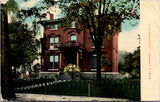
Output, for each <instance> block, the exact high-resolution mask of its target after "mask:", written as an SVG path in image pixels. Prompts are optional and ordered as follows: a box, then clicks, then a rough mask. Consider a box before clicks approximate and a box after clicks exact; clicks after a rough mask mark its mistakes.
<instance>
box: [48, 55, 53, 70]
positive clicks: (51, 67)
mask: <svg viewBox="0 0 160 102" xmlns="http://www.w3.org/2000/svg"><path fill="white" fill-rule="evenodd" d="M49 65H50V66H49V68H50V69H53V56H50V59H49Z"/></svg>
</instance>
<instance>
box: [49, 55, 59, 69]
mask: <svg viewBox="0 0 160 102" xmlns="http://www.w3.org/2000/svg"><path fill="white" fill-rule="evenodd" d="M49 64H50V67H49V68H50V69H58V55H55V56H53V55H51V56H50V59H49ZM53 66H54V67H53Z"/></svg>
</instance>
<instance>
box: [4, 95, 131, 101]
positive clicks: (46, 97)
mask: <svg viewBox="0 0 160 102" xmlns="http://www.w3.org/2000/svg"><path fill="white" fill-rule="evenodd" d="M16 96H17V99H16V100H14V101H11V102H23V101H25V102H26V101H29V102H30V101H31V102H35V101H36V102H37V101H43V102H44V101H51V102H53V101H56V102H57V101H63V102H68V101H90V102H97V101H129V100H128V99H117V98H100V97H85V96H64V95H43V94H26V93H17V94H16ZM2 102H5V101H4V100H3V101H2Z"/></svg>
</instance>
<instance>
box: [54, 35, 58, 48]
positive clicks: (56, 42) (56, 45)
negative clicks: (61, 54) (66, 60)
mask: <svg viewBox="0 0 160 102" xmlns="http://www.w3.org/2000/svg"><path fill="white" fill-rule="evenodd" d="M58 43H59V38H58V37H55V40H54V48H57V47H58Z"/></svg>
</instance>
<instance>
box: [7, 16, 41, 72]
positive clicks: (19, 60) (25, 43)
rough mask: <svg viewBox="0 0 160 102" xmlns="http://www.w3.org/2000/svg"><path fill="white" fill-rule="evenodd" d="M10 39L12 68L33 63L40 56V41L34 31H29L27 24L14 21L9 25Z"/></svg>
mask: <svg viewBox="0 0 160 102" xmlns="http://www.w3.org/2000/svg"><path fill="white" fill-rule="evenodd" d="M9 39H10V49H11V55H10V59H11V61H12V62H11V66H14V75H15V72H16V67H17V66H20V65H24V64H25V63H27V64H30V63H32V62H33V61H34V60H35V59H36V58H37V55H38V52H37V50H38V47H39V40H38V39H36V38H34V35H33V31H31V30H29V29H28V26H27V24H23V23H22V22H18V21H16V20H14V18H13V20H12V22H11V23H10V24H9Z"/></svg>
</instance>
